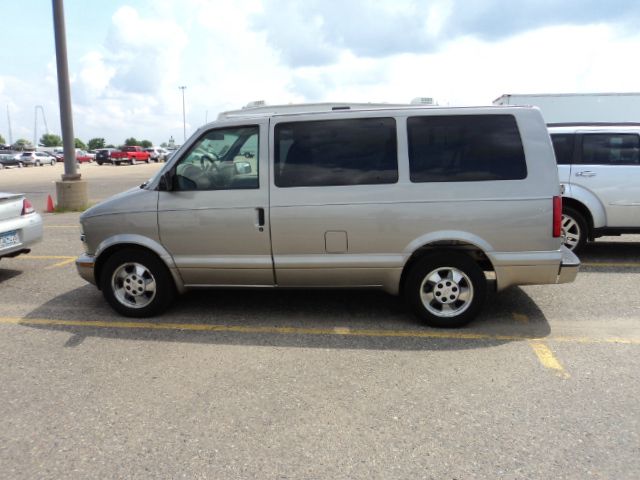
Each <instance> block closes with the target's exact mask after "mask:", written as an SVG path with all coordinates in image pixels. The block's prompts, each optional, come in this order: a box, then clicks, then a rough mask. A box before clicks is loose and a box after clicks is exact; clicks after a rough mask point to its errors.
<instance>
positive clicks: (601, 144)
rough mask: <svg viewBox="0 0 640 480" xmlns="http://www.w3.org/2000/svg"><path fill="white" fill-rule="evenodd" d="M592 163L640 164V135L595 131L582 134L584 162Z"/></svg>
mask: <svg viewBox="0 0 640 480" xmlns="http://www.w3.org/2000/svg"><path fill="white" fill-rule="evenodd" d="M581 163H584V164H591V165H639V164H640V136H638V135H636V134H631V133H628V134H625V133H593V134H584V135H583V136H582V162H581Z"/></svg>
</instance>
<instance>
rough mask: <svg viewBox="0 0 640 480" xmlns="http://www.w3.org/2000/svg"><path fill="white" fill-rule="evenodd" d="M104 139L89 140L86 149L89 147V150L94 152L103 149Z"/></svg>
mask: <svg viewBox="0 0 640 480" xmlns="http://www.w3.org/2000/svg"><path fill="white" fill-rule="evenodd" d="M104 143H105V142H104V138H92V139H91V140H89V143H87V147H89V150H96V149H97V148H105V147H104Z"/></svg>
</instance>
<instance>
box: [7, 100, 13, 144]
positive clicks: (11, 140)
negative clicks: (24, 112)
mask: <svg viewBox="0 0 640 480" xmlns="http://www.w3.org/2000/svg"><path fill="white" fill-rule="evenodd" d="M7 123H8V124H9V145H13V136H12V135H11V115H9V105H7Z"/></svg>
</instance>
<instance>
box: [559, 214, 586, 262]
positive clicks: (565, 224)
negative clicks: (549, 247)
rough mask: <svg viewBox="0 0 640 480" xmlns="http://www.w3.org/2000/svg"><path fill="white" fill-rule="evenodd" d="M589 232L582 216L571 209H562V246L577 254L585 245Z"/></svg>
mask: <svg viewBox="0 0 640 480" xmlns="http://www.w3.org/2000/svg"><path fill="white" fill-rule="evenodd" d="M588 236H589V231H588V227H587V221H586V220H585V219H584V217H583V216H582V214H581V213H580V212H578V211H577V210H575V209H573V208H571V207H564V208H563V209H562V241H563V243H564V246H565V247H567V248H568V249H569V250H572V251H573V252H574V253H577V252H578V251H580V249H582V247H584V244H585V243H587V237H588Z"/></svg>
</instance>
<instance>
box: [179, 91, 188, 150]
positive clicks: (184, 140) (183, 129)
mask: <svg viewBox="0 0 640 480" xmlns="http://www.w3.org/2000/svg"><path fill="white" fill-rule="evenodd" d="M178 88H179V89H180V90H182V136H183V137H184V139H183V141H182V143H184V142H186V141H187V120H186V117H185V113H184V90H185V88H187V87H186V86H185V85H182V86H180V87H178Z"/></svg>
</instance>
